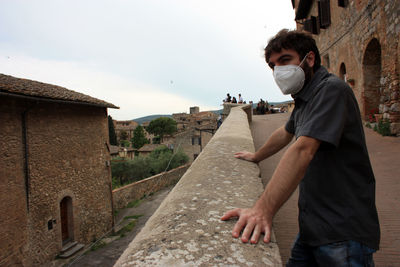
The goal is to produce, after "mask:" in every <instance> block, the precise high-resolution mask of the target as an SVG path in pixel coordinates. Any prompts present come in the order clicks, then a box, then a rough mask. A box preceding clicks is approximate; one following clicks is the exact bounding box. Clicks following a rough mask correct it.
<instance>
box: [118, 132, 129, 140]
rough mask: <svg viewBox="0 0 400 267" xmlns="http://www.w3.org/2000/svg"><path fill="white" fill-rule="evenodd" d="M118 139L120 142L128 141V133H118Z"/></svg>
mask: <svg viewBox="0 0 400 267" xmlns="http://www.w3.org/2000/svg"><path fill="white" fill-rule="evenodd" d="M119 139H120V140H128V133H127V132H125V131H124V130H122V131H121V132H120V133H119Z"/></svg>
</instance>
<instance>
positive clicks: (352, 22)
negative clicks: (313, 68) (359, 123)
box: [292, 0, 400, 134]
mask: <svg viewBox="0 0 400 267" xmlns="http://www.w3.org/2000/svg"><path fill="white" fill-rule="evenodd" d="M292 4H293V8H294V9H295V12H296V18H295V20H296V22H297V29H299V30H304V31H308V32H311V33H312V34H313V37H314V38H315V40H316V41H317V44H318V47H319V49H320V53H321V59H322V64H323V65H324V66H325V67H326V68H327V69H328V70H329V71H330V72H332V73H335V74H336V75H338V76H339V77H341V78H342V79H344V80H345V81H347V82H348V83H349V85H350V86H351V87H352V89H353V91H354V93H355V96H356V98H357V100H358V103H359V106H360V110H361V114H362V116H363V119H364V120H365V119H367V118H369V117H371V115H373V114H377V115H376V116H375V117H377V118H384V119H388V120H389V121H390V122H391V131H392V134H400V123H399V117H400V101H399V70H400V42H399V39H400V36H399V34H400V21H399V19H400V0H364V1H362V0H338V1H336V0H332V1H329V0H319V1H312V0H292Z"/></svg>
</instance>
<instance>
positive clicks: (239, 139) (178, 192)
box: [115, 107, 282, 266]
mask: <svg viewBox="0 0 400 267" xmlns="http://www.w3.org/2000/svg"><path fill="white" fill-rule="evenodd" d="M242 150H248V151H254V144H253V139H252V135H251V132H250V129H249V124H248V116H247V114H246V113H245V112H244V111H243V110H242V109H241V108H240V107H234V108H232V109H231V111H230V115H229V116H228V117H227V118H226V120H225V121H224V123H223V124H222V125H221V127H220V128H219V129H218V131H217V133H216V134H215V135H214V137H213V138H212V139H211V140H210V142H209V143H208V144H207V146H206V147H205V148H204V150H203V151H202V153H201V154H200V155H199V157H197V159H196V160H195V161H194V162H193V163H192V165H191V166H190V168H189V169H188V170H187V172H186V173H185V174H184V176H183V177H182V178H181V179H180V181H179V182H178V183H177V185H176V186H175V187H174V189H173V190H172V191H171V192H170V194H169V195H168V196H167V198H166V199H165V200H164V201H163V203H162V204H161V205H160V207H159V208H158V209H157V211H156V212H155V213H154V214H153V216H152V217H151V218H150V219H149V220H148V222H147V223H146V225H145V226H144V228H143V229H142V230H141V232H140V233H139V234H138V235H137V236H136V238H135V239H134V240H133V241H132V242H131V244H130V245H129V247H128V248H127V249H126V250H125V252H124V253H123V255H122V256H121V257H120V259H119V260H118V261H117V263H116V264H115V266H281V265H282V263H281V258H280V254H279V249H278V246H277V244H276V242H275V237H274V235H272V240H273V241H272V242H271V243H269V244H265V243H263V242H262V241H261V242H259V243H258V244H256V245H254V244H244V243H242V242H241V241H240V240H238V239H235V238H233V237H232V235H231V231H232V228H233V226H234V224H235V222H236V221H235V220H230V221H227V222H223V221H221V220H220V218H221V216H222V215H223V214H224V213H225V212H226V211H227V210H229V209H232V208H235V207H242V208H244V207H251V206H252V205H253V204H254V202H255V201H256V200H257V198H258V197H259V195H260V194H261V193H262V191H263V185H262V182H261V179H260V177H259V168H258V166H257V165H256V164H254V163H251V162H248V161H243V160H239V159H236V158H235V157H234V156H233V154H234V153H235V152H237V151H242Z"/></svg>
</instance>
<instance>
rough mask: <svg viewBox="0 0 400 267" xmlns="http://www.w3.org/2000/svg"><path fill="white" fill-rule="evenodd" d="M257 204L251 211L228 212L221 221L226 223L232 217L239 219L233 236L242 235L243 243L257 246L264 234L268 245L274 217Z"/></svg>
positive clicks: (236, 210) (234, 210)
mask: <svg viewBox="0 0 400 267" xmlns="http://www.w3.org/2000/svg"><path fill="white" fill-rule="evenodd" d="M267 214H268V213H267V212H266V211H265V209H263V208H262V207H258V206H257V204H256V205H255V206H254V207H253V208H250V209H233V210H229V211H227V212H226V213H225V214H224V216H222V217H221V220H223V221H226V220H229V219H230V218H232V217H239V219H238V221H237V222H236V224H235V226H234V227H233V230H232V236H233V237H235V238H238V237H239V235H240V232H241V231H242V230H243V233H242V238H241V240H242V242H243V243H247V242H248V241H249V240H250V242H251V243H252V244H256V243H257V242H258V239H259V238H260V235H261V234H262V233H264V239H263V240H264V242H265V243H268V242H270V240H271V229H272V217H269V216H268V215H267ZM250 236H251V239H250Z"/></svg>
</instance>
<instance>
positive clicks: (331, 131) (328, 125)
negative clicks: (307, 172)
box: [297, 80, 347, 147]
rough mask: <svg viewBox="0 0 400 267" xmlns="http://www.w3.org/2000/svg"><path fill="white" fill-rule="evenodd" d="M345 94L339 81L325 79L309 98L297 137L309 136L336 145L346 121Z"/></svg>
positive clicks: (344, 89)
mask: <svg viewBox="0 0 400 267" xmlns="http://www.w3.org/2000/svg"><path fill="white" fill-rule="evenodd" d="M346 95H347V93H346V85H344V84H342V82H341V81H329V80H328V81H326V83H325V85H324V86H323V87H322V88H321V89H320V90H319V91H318V93H317V94H316V95H315V96H314V97H313V98H312V99H311V100H310V103H309V105H310V106H309V109H308V111H307V112H305V116H304V118H303V123H302V125H301V128H300V130H299V132H298V134H297V137H299V136H309V137H312V138H315V139H318V140H320V141H323V142H327V143H330V144H332V145H334V146H335V147H337V146H338V145H339V142H340V138H341V136H342V133H343V129H344V125H345V123H346V113H347V106H346Z"/></svg>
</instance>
